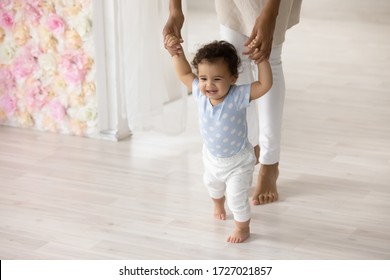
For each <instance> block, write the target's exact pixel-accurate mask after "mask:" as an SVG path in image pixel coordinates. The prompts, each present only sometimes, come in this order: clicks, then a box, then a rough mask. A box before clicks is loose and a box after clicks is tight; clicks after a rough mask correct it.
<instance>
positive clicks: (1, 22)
mask: <svg viewBox="0 0 390 280" xmlns="http://www.w3.org/2000/svg"><path fill="white" fill-rule="evenodd" d="M0 26H2V27H4V28H6V29H10V28H12V26H14V18H13V15H11V14H10V13H9V12H7V11H2V12H1V13H0Z"/></svg>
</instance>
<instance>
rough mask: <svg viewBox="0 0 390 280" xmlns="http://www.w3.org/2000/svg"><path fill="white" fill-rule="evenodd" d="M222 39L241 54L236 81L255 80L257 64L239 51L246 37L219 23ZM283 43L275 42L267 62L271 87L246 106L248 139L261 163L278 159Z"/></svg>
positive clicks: (281, 113)
mask: <svg viewBox="0 0 390 280" xmlns="http://www.w3.org/2000/svg"><path fill="white" fill-rule="evenodd" d="M220 33H221V40H225V41H228V42H230V43H231V44H233V45H234V46H235V47H236V49H237V51H238V53H239V54H240V56H241V71H240V72H239V79H238V81H237V84H247V83H252V82H253V81H256V80H257V66H256V64H254V63H253V62H252V61H251V59H250V58H249V57H248V56H245V55H242V53H243V52H244V50H245V47H244V43H245V42H246V40H248V37H247V36H245V35H242V34H241V33H238V32H237V31H234V30H232V29H230V28H228V27H226V26H223V25H220ZM281 56H282V44H281V45H278V46H274V47H273V48H272V51H271V56H270V59H269V62H270V64H271V68H272V74H273V85H272V88H271V89H270V90H269V91H268V92H267V93H266V94H265V95H264V96H262V97H260V98H259V99H257V100H255V101H252V102H251V106H250V107H249V108H248V110H247V123H248V138H249V142H250V143H251V144H252V145H253V146H256V145H258V144H260V149H261V151H260V163H262V164H274V163H277V162H279V159H280V144H281V132H282V118H283V105H284V98H285V93H286V89H285V81H284V75H283V67H282V60H281Z"/></svg>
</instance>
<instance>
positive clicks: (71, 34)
mask: <svg viewBox="0 0 390 280" xmlns="http://www.w3.org/2000/svg"><path fill="white" fill-rule="evenodd" d="M65 38H66V47H67V48H68V49H80V48H81V47H82V45H83V41H82V40H81V37H80V35H79V33H77V32H76V30H74V29H72V30H68V31H66V33H65Z"/></svg>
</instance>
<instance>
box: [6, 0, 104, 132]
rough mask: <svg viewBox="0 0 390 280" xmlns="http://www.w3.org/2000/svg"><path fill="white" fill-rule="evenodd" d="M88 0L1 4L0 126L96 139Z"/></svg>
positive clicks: (22, 0) (23, 0)
mask: <svg viewBox="0 0 390 280" xmlns="http://www.w3.org/2000/svg"><path fill="white" fill-rule="evenodd" d="M92 6H93V5H92V0H0V125H11V126H17V127H31V128H35V129H39V130H43V131H52V132H58V133H64V134H73V135H82V136H90V137H93V136H95V135H97V133H98V128H97V100H96V90H95V63H94V44H93V34H92V8H93V7H92Z"/></svg>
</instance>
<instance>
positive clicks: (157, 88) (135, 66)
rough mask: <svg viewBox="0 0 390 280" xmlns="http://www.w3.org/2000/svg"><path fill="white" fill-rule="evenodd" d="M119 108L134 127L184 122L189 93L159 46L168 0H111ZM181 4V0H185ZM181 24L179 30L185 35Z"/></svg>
mask: <svg viewBox="0 0 390 280" xmlns="http://www.w3.org/2000/svg"><path fill="white" fill-rule="evenodd" d="M114 2H115V5H116V6H115V10H116V14H117V18H116V20H117V22H116V26H117V34H116V38H117V39H116V40H117V42H118V52H119V56H118V57H120V58H121V59H122V60H123V61H120V62H118V63H119V64H120V67H119V73H118V75H119V80H120V81H124V82H123V83H121V84H122V85H120V86H119V87H121V88H119V90H120V92H121V94H123V96H122V98H121V100H123V102H122V104H121V105H120V106H121V108H119V110H120V112H121V114H122V116H123V117H126V118H127V120H128V125H129V128H130V130H131V131H132V132H133V133H136V132H137V131H139V130H150V129H152V130H158V131H162V132H165V133H179V132H181V131H183V130H184V128H185V124H186V104H187V93H186V90H185V88H184V86H182V85H181V84H180V82H179V81H178V79H177V78H176V76H175V73H174V70H173V67H172V63H171V59H170V56H169V54H168V53H167V51H166V50H165V49H164V46H163V38H162V37H163V36H162V30H163V26H164V24H165V22H166V19H167V17H168V7H169V1H168V0H115V1H114ZM183 4H184V6H183V9H185V1H183ZM185 34H186V32H185V28H183V36H185Z"/></svg>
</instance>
